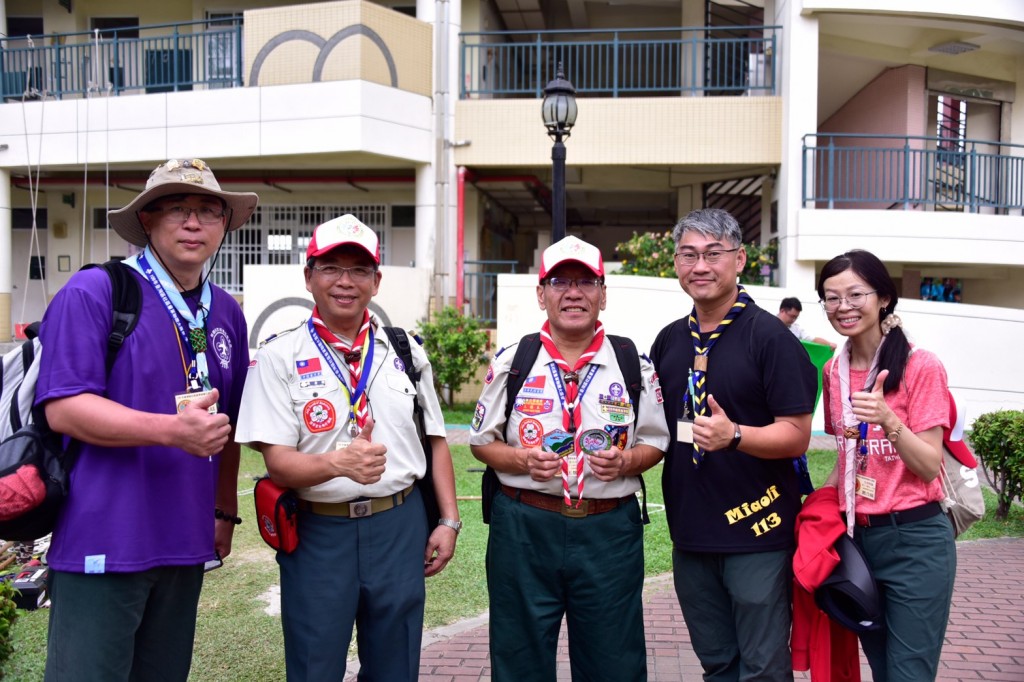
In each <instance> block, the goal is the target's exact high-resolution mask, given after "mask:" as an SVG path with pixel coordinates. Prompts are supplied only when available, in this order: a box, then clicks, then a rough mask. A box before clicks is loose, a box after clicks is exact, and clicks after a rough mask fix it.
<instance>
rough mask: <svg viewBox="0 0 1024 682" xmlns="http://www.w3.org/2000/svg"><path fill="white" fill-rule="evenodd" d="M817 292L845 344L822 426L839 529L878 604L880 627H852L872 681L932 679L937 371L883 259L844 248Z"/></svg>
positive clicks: (938, 548)
mask: <svg viewBox="0 0 1024 682" xmlns="http://www.w3.org/2000/svg"><path fill="white" fill-rule="evenodd" d="M818 296H819V297H820V298H821V305H822V307H823V308H824V309H825V314H826V315H828V320H829V322H830V323H831V324H832V327H833V328H834V329H835V330H836V331H837V332H839V333H840V334H841V335H843V336H845V337H846V344H845V345H844V346H843V347H842V349H841V350H840V351H839V354H838V355H837V356H836V357H835V358H833V359H832V360H830V361H829V362H828V363H827V364H826V365H825V369H824V372H823V376H822V380H823V387H824V399H825V430H826V431H827V432H828V433H830V434H832V435H834V436H835V438H836V445H837V449H838V452H839V456H838V459H837V461H836V466H835V469H834V470H833V471H832V473H831V474H830V475H829V477H828V480H827V481H826V485H832V486H836V487H837V488H838V489H839V506H840V509H841V510H842V511H843V512H844V513H845V515H846V524H847V528H848V533H849V534H850V535H851V536H852V537H853V540H854V542H856V543H857V545H858V546H859V547H860V548H861V550H862V551H863V552H864V555H865V557H866V559H867V562H868V564H869V565H870V567H871V572H872V574H873V575H874V577H875V580H876V582H877V583H878V586H879V589H880V591H881V593H882V601H883V602H884V605H885V623H886V627H885V628H884V629H882V630H878V631H872V632H867V633H864V634H861V635H860V640H861V645H862V646H863V648H864V654H865V655H866V656H867V659H868V663H869V664H870V665H871V672H872V675H873V677H874V679H876V680H886V681H887V682H911V681H914V682H917V681H920V680H934V679H935V676H936V674H937V670H938V664H939V655H940V654H941V652H942V643H943V638H944V637H945V632H946V624H947V622H948V620H949V607H950V602H951V600H952V596H953V582H954V579H955V577H956V548H955V547H954V543H953V528H952V526H951V524H950V521H949V519H948V517H947V516H946V514H944V513H942V507H941V505H940V502H941V501H942V499H943V497H944V494H943V490H942V484H941V482H940V480H939V471H940V467H941V466H942V429H943V427H948V426H949V399H948V395H949V393H948V387H947V379H946V370H945V368H944V367H943V366H942V363H941V362H940V361H939V359H938V358H937V357H936V356H935V355H934V354H933V353H930V352H928V351H926V350H922V349H915V348H914V347H913V346H912V345H911V344H910V342H909V341H908V340H907V337H906V335H905V334H904V331H903V324H902V321H901V320H900V318H899V317H898V316H897V315H896V313H895V310H896V304H897V302H898V301H899V293H898V290H897V288H896V284H895V283H894V282H893V280H892V277H890V275H889V273H888V272H887V271H886V268H885V265H884V264H883V263H882V262H881V261H880V260H879V259H878V258H877V257H876V256H874V255H873V254H871V253H869V252H867V251H860V250H855V251H848V252H847V253H844V254H842V255H840V256H836V257H835V258H833V259H832V260H830V261H829V262H828V263H826V264H825V266H824V267H823V268H822V270H821V275H820V276H819V278H818Z"/></svg>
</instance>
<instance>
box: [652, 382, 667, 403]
mask: <svg viewBox="0 0 1024 682" xmlns="http://www.w3.org/2000/svg"><path fill="white" fill-rule="evenodd" d="M654 399H655V400H656V401H657V402H658V404H659V405H661V404H662V403H663V402H665V399H664V398H663V397H662V396H661V386H659V387H658V388H656V389H654Z"/></svg>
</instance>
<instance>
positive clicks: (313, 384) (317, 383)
mask: <svg viewBox="0 0 1024 682" xmlns="http://www.w3.org/2000/svg"><path fill="white" fill-rule="evenodd" d="M299 388H327V382H326V381H325V380H323V379H308V380H303V381H300V382H299Z"/></svg>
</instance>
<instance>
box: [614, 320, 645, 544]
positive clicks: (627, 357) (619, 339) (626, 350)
mask: <svg viewBox="0 0 1024 682" xmlns="http://www.w3.org/2000/svg"><path fill="white" fill-rule="evenodd" d="M605 338H606V339H608V340H610V341H611V342H612V349H614V351H615V360H616V362H618V363H619V371H620V372H622V378H623V380H624V381H625V382H626V392H627V393H629V399H630V400H632V401H633V423H634V424H636V422H637V420H638V419H639V418H640V393H641V391H643V388H644V379H643V376H642V374H641V371H640V353H639V351H637V349H636V344H635V343H633V339H631V338H629V337H626V336H615V335H614V334H605ZM637 478H639V479H640V492H641V493H643V496H644V502H643V505H642V506H641V507H640V518H641V519H642V520H643V522H644V525H645V526H646V525H647V524H649V523H650V522H651V517H650V515H648V513H647V484H646V483H644V477H643V475H642V474H640V475H638V476H637Z"/></svg>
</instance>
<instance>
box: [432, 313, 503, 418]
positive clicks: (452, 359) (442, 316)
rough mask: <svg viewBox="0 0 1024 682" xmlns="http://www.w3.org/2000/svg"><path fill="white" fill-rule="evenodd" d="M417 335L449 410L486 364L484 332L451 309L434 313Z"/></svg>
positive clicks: (467, 318) (436, 386)
mask: <svg viewBox="0 0 1024 682" xmlns="http://www.w3.org/2000/svg"><path fill="white" fill-rule="evenodd" d="M420 333H421V334H422V336H423V348H424V349H425V350H426V351H427V357H429V358H430V365H431V367H432V368H433V370H434V388H435V389H437V394H438V395H439V396H441V397H442V398H443V399H444V401H445V403H446V404H447V405H448V407H451V406H452V401H453V400H454V397H455V394H456V393H458V392H459V389H460V388H462V386H463V385H464V384H466V383H467V382H469V381H470V380H471V379H472V378H473V375H475V374H476V371H477V368H478V367H480V365H482V364H484V363H486V362H487V358H486V357H485V356H484V348H485V347H486V346H487V333H486V332H484V331H483V330H481V329H480V324H479V323H478V322H477V321H476V320H475V319H473V318H469V317H466V316H465V315H463V314H462V313H460V312H459V311H458V310H456V309H455V308H454V307H452V306H448V307H446V308H444V309H443V310H441V311H440V312H438V313H435V314H434V319H433V321H428V322H424V323H423V324H421V325H420ZM444 389H447V391H445V390H444Z"/></svg>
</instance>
